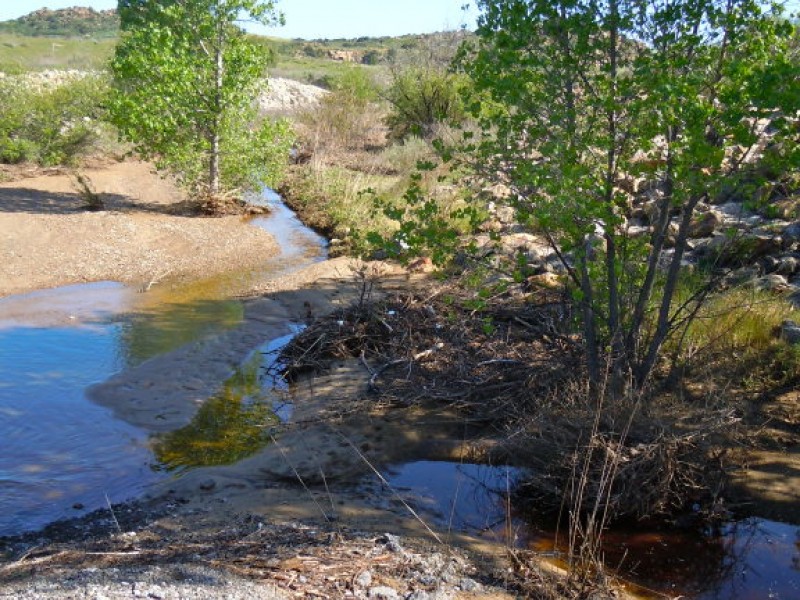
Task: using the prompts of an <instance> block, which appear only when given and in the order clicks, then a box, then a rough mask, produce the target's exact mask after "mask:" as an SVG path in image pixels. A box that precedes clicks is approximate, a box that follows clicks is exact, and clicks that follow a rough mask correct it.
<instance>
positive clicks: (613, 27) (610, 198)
mask: <svg viewBox="0 0 800 600" xmlns="http://www.w3.org/2000/svg"><path fill="white" fill-rule="evenodd" d="M609 11H610V15H609V29H610V31H609V46H608V58H609V63H610V69H609V70H610V72H609V77H610V79H611V89H610V94H611V99H610V103H609V108H608V109H607V110H606V127H607V134H608V142H607V143H608V151H607V155H606V177H605V189H604V190H603V201H604V203H605V205H606V210H607V211H608V217H607V219H606V223H605V231H604V232H603V234H604V236H605V240H606V277H607V278H608V326H609V330H610V334H611V352H612V355H613V358H612V364H613V365H614V376H615V377H616V376H618V375H621V373H618V372H617V371H618V370H619V368H620V367H622V366H623V365H621V364H620V361H623V360H624V356H623V354H624V353H623V345H622V326H621V323H620V293H619V281H618V279H617V243H616V237H615V235H614V234H615V232H614V184H615V183H616V181H615V180H616V173H617V107H616V102H617V58H618V57H617V43H618V29H619V8H618V6H617V2H616V0H611V2H610V5H609Z"/></svg>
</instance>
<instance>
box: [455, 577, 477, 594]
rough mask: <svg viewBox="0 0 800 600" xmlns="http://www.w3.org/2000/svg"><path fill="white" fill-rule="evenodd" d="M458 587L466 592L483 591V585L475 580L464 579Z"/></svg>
mask: <svg viewBox="0 0 800 600" xmlns="http://www.w3.org/2000/svg"><path fill="white" fill-rule="evenodd" d="M458 587H460V588H461V590H462V591H464V592H477V591H479V590H480V589H481V584H480V583H478V582H477V581H475V580H474V579H470V578H469V577H464V579H462V580H461V581H459V582H458Z"/></svg>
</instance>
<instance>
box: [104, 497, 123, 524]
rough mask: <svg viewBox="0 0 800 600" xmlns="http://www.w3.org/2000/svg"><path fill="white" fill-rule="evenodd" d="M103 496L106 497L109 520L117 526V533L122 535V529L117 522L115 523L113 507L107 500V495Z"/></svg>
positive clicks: (115, 517) (115, 516)
mask: <svg viewBox="0 0 800 600" xmlns="http://www.w3.org/2000/svg"><path fill="white" fill-rule="evenodd" d="M103 495H104V496H105V497H106V504H108V510H109V512H110V513H111V518H112V519H114V525H116V526H117V531H118V532H119V533H122V527H120V526H119V521H117V515H115V514H114V507H112V506H111V500H109V499H108V494H107V493H105V492H103Z"/></svg>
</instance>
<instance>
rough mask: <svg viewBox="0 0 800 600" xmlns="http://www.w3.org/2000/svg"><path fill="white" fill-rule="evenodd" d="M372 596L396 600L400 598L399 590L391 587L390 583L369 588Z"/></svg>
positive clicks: (384, 599) (383, 599)
mask: <svg viewBox="0 0 800 600" xmlns="http://www.w3.org/2000/svg"><path fill="white" fill-rule="evenodd" d="M369 597H370V598H377V599H378V600H396V599H399V598H400V595H399V594H398V593H397V590H395V589H394V588H390V587H389V586H388V585H379V586H376V587H374V588H370V590H369Z"/></svg>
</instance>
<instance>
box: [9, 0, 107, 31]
mask: <svg viewBox="0 0 800 600" xmlns="http://www.w3.org/2000/svg"><path fill="white" fill-rule="evenodd" d="M118 32H119V18H118V17H117V11H116V10H101V11H96V10H94V9H93V8H85V7H82V6H73V7H72V8H64V9H62V10H50V9H47V8H42V9H41V10H37V11H34V12H32V13H30V14H27V15H25V16H24V17H20V18H18V19H13V20H11V21H3V22H0V33H13V34H16V35H26V36H65V37H76V36H91V37H94V38H109V37H115V36H116V35H117V33H118Z"/></svg>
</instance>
